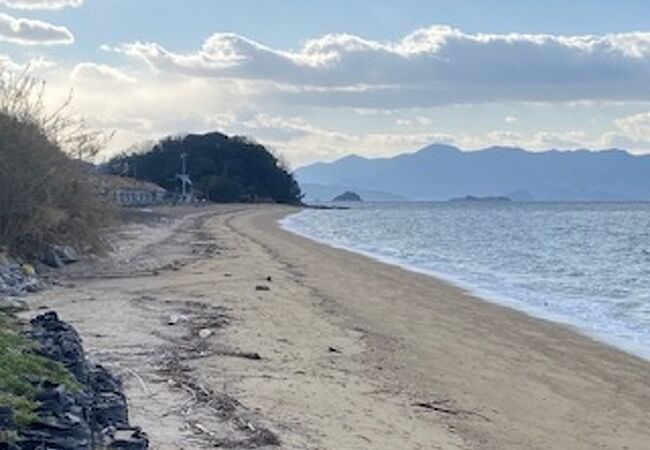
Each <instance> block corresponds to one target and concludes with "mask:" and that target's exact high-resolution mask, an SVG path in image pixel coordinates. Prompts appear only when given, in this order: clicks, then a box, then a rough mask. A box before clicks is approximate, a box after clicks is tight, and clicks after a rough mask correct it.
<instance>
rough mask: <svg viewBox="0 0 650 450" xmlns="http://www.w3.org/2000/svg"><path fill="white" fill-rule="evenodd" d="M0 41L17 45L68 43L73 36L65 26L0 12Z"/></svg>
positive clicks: (72, 40) (71, 41) (72, 39)
mask: <svg viewBox="0 0 650 450" xmlns="http://www.w3.org/2000/svg"><path fill="white" fill-rule="evenodd" d="M0 41H5V42H10V43H12V44H19V45H69V44H72V43H73V42H74V36H73V35H72V33H71V32H70V31H69V30H68V29H67V28H65V27H61V26H57V25H53V24H50V23H47V22H42V21H40V20H31V19H17V18H15V17H12V16H10V15H7V14H3V13H0Z"/></svg>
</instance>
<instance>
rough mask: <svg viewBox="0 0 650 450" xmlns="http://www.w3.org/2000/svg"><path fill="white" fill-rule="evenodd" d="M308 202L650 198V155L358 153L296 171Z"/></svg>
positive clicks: (438, 148)
mask: <svg viewBox="0 0 650 450" xmlns="http://www.w3.org/2000/svg"><path fill="white" fill-rule="evenodd" d="M294 176H295V177H296V180H297V181H298V182H299V183H300V185H301V187H302V190H303V193H304V194H305V199H306V200H307V201H315V200H330V199H331V197H332V195H335V193H341V192H344V191H348V190H352V191H355V192H357V193H359V194H360V195H361V196H362V197H364V193H366V194H368V193H369V194H370V197H368V198H367V199H368V200H398V199H405V200H437V201H440V200H443V201H444V200H449V199H451V198H457V197H463V196H468V195H471V196H478V197H498V196H505V197H509V198H511V199H513V200H519V201H530V200H535V201H644V200H650V155H641V156H639V155H632V154H630V153H628V152H626V151H624V150H618V149H610V150H601V151H590V150H585V149H580V150H570V151H569V150H566V151H561V150H549V151H543V152H531V151H526V150H524V149H520V148H510V147H490V148H486V149H483V150H477V151H462V150H460V149H458V148H456V147H453V146H449V145H442V144H435V145H431V146H429V147H426V148H423V149H422V150H419V151H417V152H414V153H404V154H401V155H398V156H394V157H390V158H364V157H361V156H356V155H351V156H347V157H345V158H342V159H339V160H337V161H334V162H331V163H316V164H312V165H309V166H306V167H302V168H300V169H297V170H296V171H295V173H294Z"/></svg>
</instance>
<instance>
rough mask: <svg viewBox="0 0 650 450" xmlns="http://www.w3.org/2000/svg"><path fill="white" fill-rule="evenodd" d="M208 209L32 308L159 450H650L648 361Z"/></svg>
mask: <svg viewBox="0 0 650 450" xmlns="http://www.w3.org/2000/svg"><path fill="white" fill-rule="evenodd" d="M296 211H297V210H295V209H291V208H285V207H276V206H242V205H232V206H215V207H209V208H205V209H196V210H192V211H181V212H174V213H170V212H169V211H164V212H160V214H159V216H156V217H157V219H156V220H149V221H145V222H137V221H136V222H132V223H130V224H128V225H125V226H124V227H123V228H122V230H121V231H120V237H119V240H118V241H116V244H119V245H117V246H116V250H115V252H114V254H113V255H112V256H111V257H110V258H107V259H105V260H101V261H95V262H93V263H87V264H83V265H79V266H76V267H75V266H73V267H71V268H70V269H69V270H68V271H67V272H65V273H62V274H60V275H58V279H57V280H56V281H57V286H56V287H55V288H53V289H51V290H48V291H46V292H43V293H40V294H36V295H34V296H31V297H30V298H29V302H30V304H31V306H32V308H33V311H32V314H36V313H37V312H39V311H41V310H43V309H45V308H52V309H55V310H56V311H58V312H59V314H60V316H61V317H62V319H64V320H67V321H70V322H71V323H72V324H73V325H74V326H75V327H77V328H78V329H79V331H80V332H81V334H82V337H83V338H84V341H85V344H86V346H87V348H88V349H89V353H90V356H91V357H92V358H93V359H95V360H97V361H99V362H101V363H102V364H104V365H106V366H107V367H109V368H110V369H112V370H114V371H115V372H116V373H118V374H120V375H121V376H122V378H123V379H124V383H125V387H126V391H127V396H128V398H129V403H130V407H131V416H132V422H133V423H134V424H136V425H139V426H142V427H143V428H144V429H145V431H146V432H147V433H148V434H149V435H150V437H151V440H152V448H154V449H179V448H183V449H194V448H206V446H207V447H215V446H221V447H225V448H266V447H268V448H274V447H273V446H272V444H274V442H275V439H276V438H277V439H279V441H280V448H283V449H328V450H329V449H332V450H347V449H481V450H483V449H494V450H501V449H561V450H581V449H585V450H586V449H627V450H647V449H648V448H650V376H649V374H650V363H649V362H647V361H644V360H641V359H639V358H636V357H634V356H630V355H628V354H626V353H623V352H620V351H618V350H616V349H613V348H610V347H608V346H605V345H603V344H600V343H597V342H595V341H593V340H591V339H589V338H587V337H584V336H582V335H580V334H578V333H576V332H574V331H572V330H570V329H568V328H566V327H564V326H560V325H557V324H553V323H550V322H546V321H543V320H538V319H535V318H531V317H529V316H526V315H524V314H522V313H519V312H516V311H513V310H510V309H507V308H504V307H501V306H498V305H495V304H491V303H489V302H486V301H483V300H481V299H477V298H475V297H473V296H471V295H469V294H468V293H466V292H463V291H462V290H460V289H458V288H456V287H454V286H451V285H449V284H447V283H445V282H442V281H439V280H436V279H433V278H431V277H428V276H424V275H420V274H416V273H411V272H407V271H405V270H402V269H400V268H397V267H393V266H389V265H386V264H383V263H379V262H376V261H373V260H371V259H368V258H366V257H363V256H360V255H356V254H353V253H350V252H347V251H342V250H337V249H333V248H330V247H327V246H324V245H321V244H318V243H315V242H312V241H309V240H307V239H304V238H301V237H299V236H296V235H293V234H291V233H289V232H287V231H284V230H282V229H280V228H279V226H278V225H277V221H278V220H279V219H280V218H282V217H284V216H285V215H287V214H290V213H292V212H296Z"/></svg>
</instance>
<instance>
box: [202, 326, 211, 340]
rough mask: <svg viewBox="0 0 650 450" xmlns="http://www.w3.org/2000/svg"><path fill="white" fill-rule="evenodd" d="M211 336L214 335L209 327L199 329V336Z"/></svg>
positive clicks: (204, 337)
mask: <svg viewBox="0 0 650 450" xmlns="http://www.w3.org/2000/svg"><path fill="white" fill-rule="evenodd" d="M210 336H212V330H209V329H207V328H204V329H202V330H201V331H199V337H200V338H201V339H207V338H209V337H210Z"/></svg>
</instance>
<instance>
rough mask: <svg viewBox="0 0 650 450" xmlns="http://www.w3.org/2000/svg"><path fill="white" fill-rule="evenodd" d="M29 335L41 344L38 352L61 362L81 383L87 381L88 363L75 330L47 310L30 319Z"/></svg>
mask: <svg viewBox="0 0 650 450" xmlns="http://www.w3.org/2000/svg"><path fill="white" fill-rule="evenodd" d="M31 324H32V327H33V329H32V331H31V333H30V334H31V336H32V337H33V338H34V340H36V341H37V342H39V343H40V344H41V347H40V349H39V353H41V354H42V355H43V356H45V357H47V358H50V359H53V360H54V361H57V362H60V363H62V364H63V365H64V366H65V368H66V369H68V370H69V371H70V372H71V373H72V374H73V375H74V376H75V378H76V379H77V381H78V382H79V383H81V384H87V383H88V364H87V362H86V358H85V354H84V350H83V344H82V342H81V338H80V337H79V334H78V333H77V331H76V330H75V329H74V328H72V327H71V326H70V325H68V324H67V323H65V322H62V321H61V320H59V317H58V316H57V314H56V313H55V312H47V313H45V314H43V315H40V316H38V317H37V318H35V319H33V320H32V321H31Z"/></svg>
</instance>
